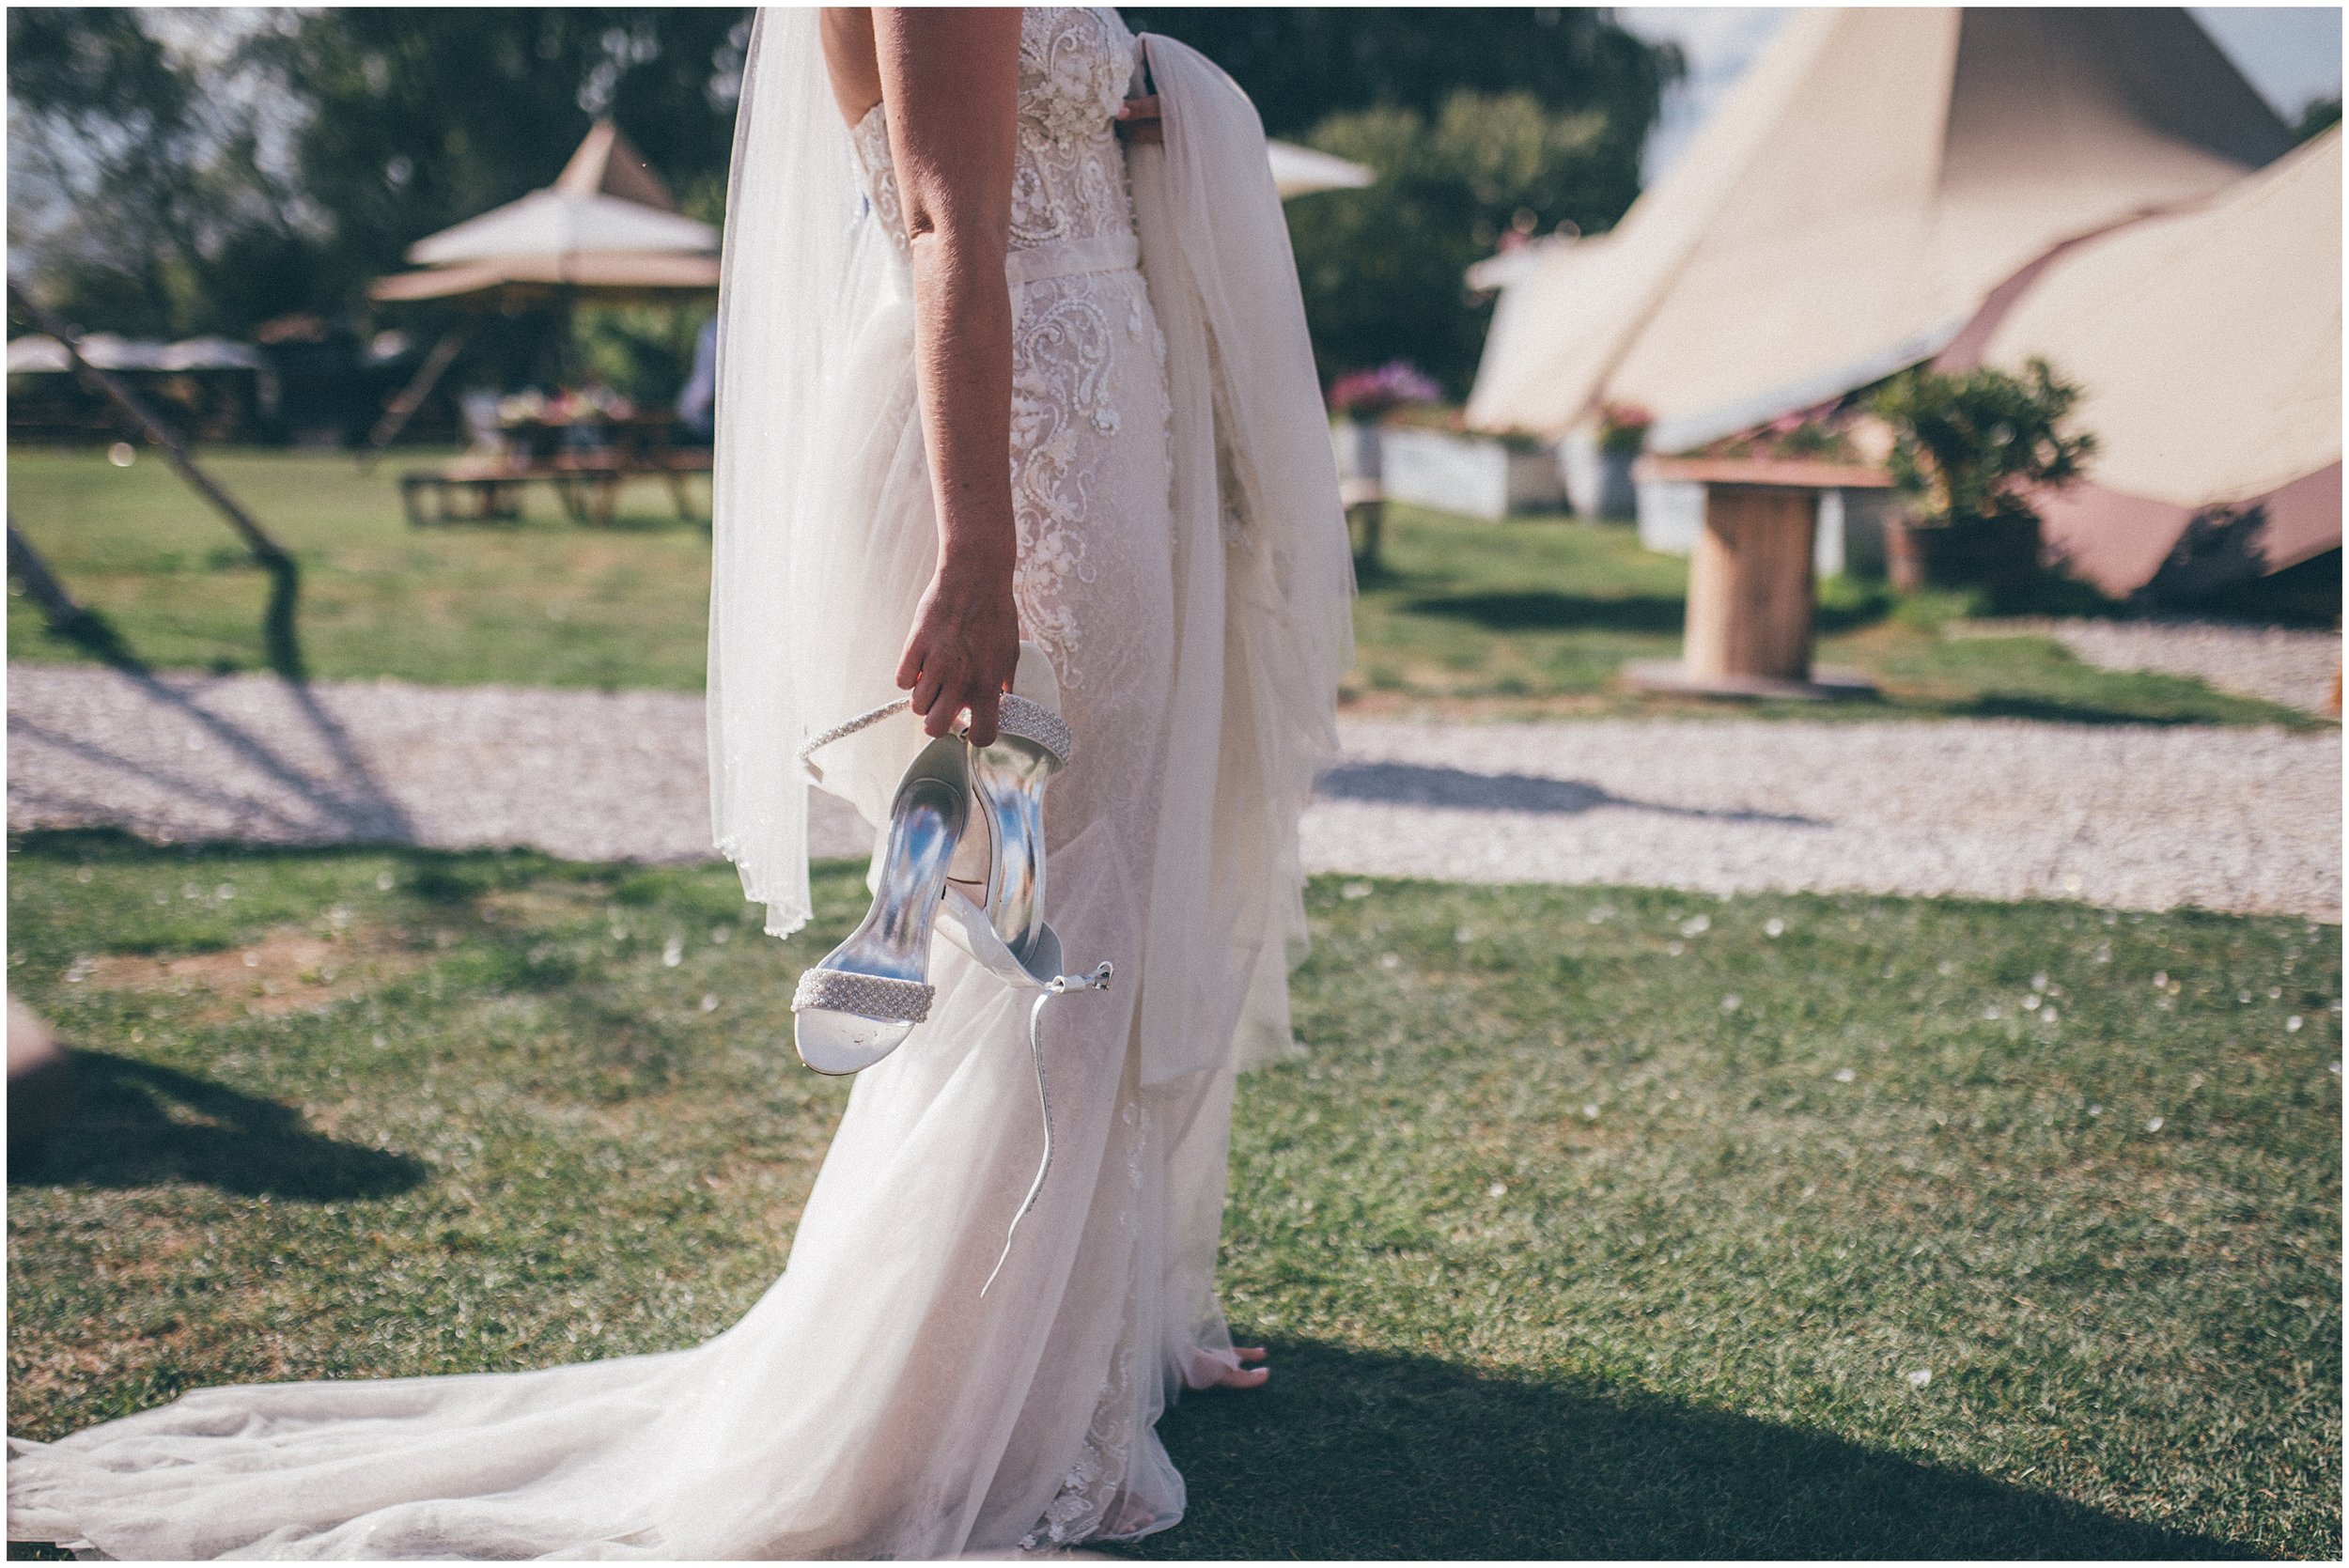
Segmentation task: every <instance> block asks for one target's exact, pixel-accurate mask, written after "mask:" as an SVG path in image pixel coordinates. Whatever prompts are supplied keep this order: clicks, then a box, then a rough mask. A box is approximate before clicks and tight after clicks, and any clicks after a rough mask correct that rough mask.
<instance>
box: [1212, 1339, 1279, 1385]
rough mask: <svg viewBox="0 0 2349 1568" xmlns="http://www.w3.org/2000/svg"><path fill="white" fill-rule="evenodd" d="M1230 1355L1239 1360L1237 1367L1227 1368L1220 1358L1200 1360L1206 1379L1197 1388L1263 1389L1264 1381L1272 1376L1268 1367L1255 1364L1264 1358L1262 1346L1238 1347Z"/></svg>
mask: <svg viewBox="0 0 2349 1568" xmlns="http://www.w3.org/2000/svg"><path fill="white" fill-rule="evenodd" d="M1232 1354H1233V1355H1235V1356H1237V1357H1238V1358H1239V1365H1237V1366H1227V1365H1226V1364H1225V1363H1224V1362H1223V1361H1222V1359H1221V1358H1215V1357H1202V1358H1200V1359H1201V1361H1202V1362H1203V1363H1204V1364H1203V1366H1202V1368H1201V1370H1202V1371H1204V1372H1206V1374H1207V1379H1206V1382H1204V1383H1201V1384H1199V1385H1197V1386H1198V1387H1200V1388H1202V1389H1261V1388H1263V1387H1264V1386H1265V1381H1266V1379H1268V1378H1269V1377H1270V1376H1271V1375H1272V1369H1271V1368H1270V1367H1268V1366H1260V1365H1258V1364H1257V1363H1258V1362H1261V1361H1262V1360H1264V1358H1265V1350H1264V1346H1262V1345H1260V1344H1258V1345H1245V1346H1239V1347H1236V1348H1235V1349H1234V1350H1233V1352H1232Z"/></svg>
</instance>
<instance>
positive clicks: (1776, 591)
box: [1624, 458, 1890, 697]
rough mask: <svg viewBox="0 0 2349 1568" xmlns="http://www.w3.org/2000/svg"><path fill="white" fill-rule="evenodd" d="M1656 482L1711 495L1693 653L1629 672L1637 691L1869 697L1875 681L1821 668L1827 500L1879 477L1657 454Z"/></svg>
mask: <svg viewBox="0 0 2349 1568" xmlns="http://www.w3.org/2000/svg"><path fill="white" fill-rule="evenodd" d="M1642 462H1643V464H1644V468H1643V473H1644V474H1645V475H1646V476H1648V477H1653V478H1659V479H1677V480H1683V481H1693V482H1695V483H1698V484H1701V485H1703V487H1704V527H1703V530H1702V531H1701V532H1700V533H1699V535H1698V536H1697V545H1696V551H1695V554H1694V556H1693V557H1692V558H1691V559H1690V561H1689V563H1688V622H1687V630H1686V633H1685V635H1684V637H1683V640H1682V646H1681V657H1680V658H1679V659H1676V660H1670V661H1668V662H1667V661H1658V660H1641V661H1638V662H1634V663H1630V664H1626V666H1624V680H1625V682H1626V684H1627V685H1629V686H1631V687H1633V688H1635V689H1640V690H1644V691H1672V692H1681V693H1687V694H1689V695H1695V696H1709V697H1830V696H1855V695H1864V694H1866V693H1868V692H1872V691H1875V686H1874V685H1872V684H1871V683H1870V682H1868V681H1866V680H1864V679H1862V678H1860V677H1859V676H1857V675H1846V674H1843V673H1841V672H1830V671H1824V670H1816V669H1813V668H1812V663H1811V650H1812V636H1813V633H1814V630H1815V627H1816V609H1817V604H1818V582H1817V579H1816V573H1815V568H1814V567H1813V566H1812V560H1813V551H1814V544H1815V536H1816V534H1817V532H1818V519H1819V492H1820V491H1821V490H1825V489H1881V488H1882V487H1884V486H1885V485H1887V484H1888V483H1890V481H1889V480H1888V479H1887V478H1886V477H1885V476H1884V475H1883V474H1880V473H1877V472H1875V471H1874V470H1871V469H1864V468H1857V467H1852V466H1848V465H1844V464H1838V463H1814V462H1796V461H1786V460H1779V459H1753V458H1644V459H1642Z"/></svg>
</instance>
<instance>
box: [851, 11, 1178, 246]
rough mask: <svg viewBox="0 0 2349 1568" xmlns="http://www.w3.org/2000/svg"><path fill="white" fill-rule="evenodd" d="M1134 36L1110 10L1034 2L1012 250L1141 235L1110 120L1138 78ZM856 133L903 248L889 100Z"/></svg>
mask: <svg viewBox="0 0 2349 1568" xmlns="http://www.w3.org/2000/svg"><path fill="white" fill-rule="evenodd" d="M1133 49H1134V40H1133V35H1132V34H1130V33H1128V31H1127V30H1126V24H1125V23H1123V22H1121V21H1119V20H1118V16H1117V13H1116V12H1115V11H1113V10H1111V9H1110V8H1107V7H1091V6H1030V7H1028V8H1026V10H1025V12H1024V13H1023V14H1022V16H1021V18H1020V23H1019V147H1018V149H1017V151H1016V153H1015V154H1014V160H1013V164H1012V180H1011V248H1012V249H1013V250H1014V251H1023V250H1034V249H1037V248H1040V247H1042V246H1047V245H1053V244H1059V243H1063V242H1065V241H1072V240H1103V239H1114V238H1116V237H1119V236H1123V235H1129V234H1131V233H1132V232H1133V203H1132V199H1131V197H1130V196H1129V194H1128V191H1127V187H1126V160H1125V156H1124V154H1123V152H1122V151H1121V149H1120V148H1119V147H1118V144H1117V135H1116V132H1114V131H1113V130H1112V124H1111V116H1113V115H1114V114H1115V113H1116V112H1117V105H1118V104H1119V102H1120V101H1123V100H1124V98H1125V96H1126V85H1127V83H1128V79H1129V78H1130V77H1131V76H1132V74H1133ZM851 139H852V140H853V142H854V143H855V147H856V156H857V163H858V165H859V169H860V171H861V172H862V173H863V177H864V190H865V194H866V195H868V196H869V197H870V198H871V199H872V203H873V210H874V212H875V214H876V215H877V216H878V217H879V219H880V220H881V223H882V225H883V226H884V227H885V228H886V229H887V230H888V232H889V235H890V237H891V239H892V241H894V243H895V244H896V245H897V246H898V247H899V248H900V249H902V248H903V247H904V245H905V213H904V207H903V204H902V203H901V201H900V200H899V198H898V194H897V172H896V167H895V165H894V163H892V162H891V159H890V154H889V116H888V109H887V106H886V105H884V104H879V103H876V104H875V105H873V107H872V109H871V111H870V112H868V113H867V114H866V115H865V116H864V118H863V119H862V120H860V121H859V122H858V123H857V126H856V130H855V131H854V132H853V133H852V137H851Z"/></svg>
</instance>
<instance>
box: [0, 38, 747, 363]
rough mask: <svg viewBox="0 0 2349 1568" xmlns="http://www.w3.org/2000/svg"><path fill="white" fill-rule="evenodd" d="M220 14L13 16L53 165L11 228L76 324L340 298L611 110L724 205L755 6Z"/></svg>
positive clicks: (206, 325)
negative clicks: (198, 43)
mask: <svg viewBox="0 0 2349 1568" xmlns="http://www.w3.org/2000/svg"><path fill="white" fill-rule="evenodd" d="M180 14H182V15H187V16H195V15H197V13H180ZM232 17H233V18H234V19H235V20H230V18H232ZM210 23H211V25H212V27H213V29H214V31H215V34H216V36H215V37H214V38H213V39H210V40H205V41H207V42H208V43H209V44H210V47H205V48H194V47H189V46H188V43H189V40H188V39H186V38H185V37H181V38H179V39H176V40H175V39H174V37H173V35H172V32H171V29H172V27H173V26H174V23H173V22H172V20H171V19H170V18H168V17H164V16H160V15H159V14H158V13H153V12H148V11H144V10H137V9H107V8H90V9H63V8H16V9H11V10H10V12H9V13H8V54H9V58H8V97H9V116H10V129H11V132H12V134H11V138H10V143H11V158H10V162H11V174H12V175H19V174H23V175H29V176H31V177H32V180H33V183H34V184H35V185H37V186H39V190H38V191H37V192H35V193H34V194H32V196H31V197H30V198H28V197H27V196H25V195H24V194H23V193H22V192H21V191H20V189H19V188H18V187H17V186H16V185H14V184H13V183H12V188H11V193H10V194H11V202H10V240H11V249H12V250H15V251H18V252H20V253H21V259H22V260H24V261H29V262H30V263H31V264H32V269H33V271H34V272H35V275H36V281H37V284H38V286H39V289H40V291H41V292H42V293H43V294H44V295H45V296H47V298H48V300H49V303H52V304H53V305H55V306H57V307H59V308H61V309H63V310H65V311H66V312H67V314H69V315H70V316H72V317H74V318H77V319H79V320H81V321H83V322H84V323H85V324H86V325H89V326H92V327H105V328H108V329H111V330H114V331H118V332H134V333H152V334H165V335H178V334H185V333H191V332H226V333H243V332H248V331H250V330H251V328H252V327H253V326H254V325H255V324H256V323H257V322H258V321H260V320H263V319H266V318H269V317H272V316H275V315H279V314H282V313H285V312H287V311H291V310H300V309H311V310H319V311H324V312H328V313H336V312H346V311H350V310H351V309H353V308H355V307H357V306H358V304H359V303H360V302H361V301H362V300H363V298H364V290H365V287H366V283H367V281H368V280H369V279H370V278H373V277H377V276H380V275H381V274H382V273H384V272H392V271H396V270H397V269H398V268H399V267H400V266H401V265H402V260H401V257H402V254H403V253H404V252H405V250H406V248H407V247H408V246H409V245H410V244H412V243H413V242H414V241H417V240H419V239H421V238H422V237H423V236H425V235H427V234H428V233H431V232H432V231H434V230H435V229H439V228H443V227H445V226H447V225H450V224H453V223H457V222H459V221H461V220H463V219H465V218H469V217H472V216H474V214H475V213H478V212H481V211H483V210H487V209H489V208H490V207H494V206H496V205H498V204H499V203H501V202H505V201H510V200H512V199H513V198H514V197H516V196H519V195H521V194H524V193H525V192H527V191H530V190H533V189H535V188H537V187H538V186H542V185H544V184H546V183H547V182H548V181H550V180H552V179H553V178H554V176H555V174H556V173H557V171H559V170H560V169H561V168H562V166H563V162H564V160H565V159H566V158H567V157H568V155H569V154H570V152H571V150H572V149H573V148H574V147H577V146H578V145H579V141H580V139H581V137H583V135H585V133H586V132H587V128H588V126H589V125H590V124H592V123H593V122H594V120H595V118H596V117H597V116H599V115H602V114H610V115H612V116H614V117H615V118H616V119H617V120H618V121H619V123H620V125H621V127H622V129H623V130H625V131H626V132H628V134H629V137H630V140H631V141H633V142H635V144H636V145H637V146H638V147H640V148H641V149H642V150H643V152H644V153H645V156H646V160H647V161H648V162H649V163H651V164H652V166H653V167H654V168H655V169H656V170H658V171H659V172H660V173H661V175H662V176H663V177H664V178H665V179H667V180H668V181H669V182H670V184H671V186H672V187H673V188H674V189H675V190H677V193H678V194H679V197H680V200H681V204H682V205H684V206H685V207H686V209H687V210H696V211H698V212H699V213H700V215H704V216H714V215H716V213H717V211H718V210H719V208H720V207H721V206H722V204H723V190H724V179H725V167H726V160H727V156H728V154H729V151H730V149H731V144H732V136H733V122H734V100H735V97H736V94H737V93H738V91H739V85H740V71H741V57H742V46H743V44H744V42H745V41H746V39H747V37H748V29H749V23H748V13H747V12H746V11H744V10H742V9H739V8H665V7H603V8H546V9H521V8H490V7H484V8H399V7H359V8H331V9H311V10H301V11H294V10H275V11H267V12H257V13H256V12H241V13H218V14H217V15H215V16H214V17H212V18H211V19H210ZM178 25H179V27H181V28H182V29H185V28H188V27H191V26H194V27H201V26H202V25H204V22H203V21H202V20H201V19H199V20H197V21H194V22H192V23H179V24H178ZM221 34H226V35H227V36H226V38H225V39H224V38H222V37H219V36H217V35H221ZM175 42H176V43H177V44H178V45H179V46H178V47H175V46H174V44H175ZM44 218H46V219H48V220H49V221H47V222H42V221H41V220H42V219H44Z"/></svg>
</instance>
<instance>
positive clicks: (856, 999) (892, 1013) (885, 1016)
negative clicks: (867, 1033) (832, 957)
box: [791, 969, 938, 1024]
mask: <svg viewBox="0 0 2349 1568" xmlns="http://www.w3.org/2000/svg"><path fill="white" fill-rule="evenodd" d="M937 994H938V988H937V987H936V986H926V985H924V984H922V982H920V981H918V980H892V979H890V978H889V977H888V976H887V975H880V974H859V973H857V972H856V971H855V970H826V969H814V970H806V971H805V972H804V973H802V974H801V976H800V987H799V989H798V990H797V991H795V992H793V993H792V996H791V1011H793V1012H794V1013H799V1012H804V1011H805V1010H807V1009H809V1008H818V1009H820V1010H822V1011H824V1012H827V1013H854V1014H855V1015H856V1016H857V1017H860V1018H879V1019H880V1020H882V1021H883V1022H886V1023H909V1024H911V1023H920V1022H922V1021H923V1020H924V1019H925V1018H927V1017H929V1016H930V999H931V998H932V997H935V996H936V995H937Z"/></svg>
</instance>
